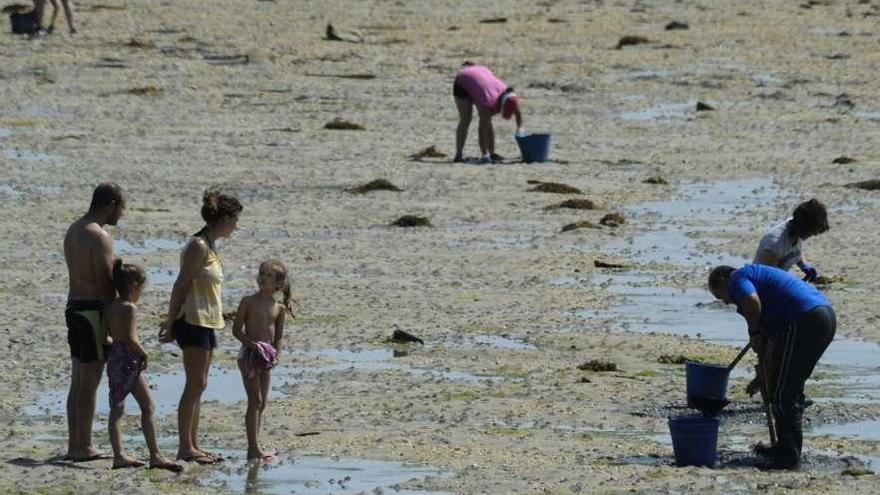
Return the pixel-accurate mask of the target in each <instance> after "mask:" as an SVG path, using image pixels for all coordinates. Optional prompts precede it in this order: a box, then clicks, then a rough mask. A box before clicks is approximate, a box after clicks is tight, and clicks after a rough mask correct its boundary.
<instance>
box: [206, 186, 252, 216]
mask: <svg viewBox="0 0 880 495" xmlns="http://www.w3.org/2000/svg"><path fill="white" fill-rule="evenodd" d="M243 209H244V207H243V206H241V202H239V201H238V198H236V197H235V196H229V195H226V194H221V193H220V191H214V190H210V189H209V190H207V191H205V194H204V196H202V219H203V220H205V222H208V223H214V222H216V221H218V220H221V219H223V218H224V217H237V216H238V214H239V213H241V210H243Z"/></svg>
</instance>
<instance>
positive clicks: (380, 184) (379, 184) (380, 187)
mask: <svg viewBox="0 0 880 495" xmlns="http://www.w3.org/2000/svg"><path fill="white" fill-rule="evenodd" d="M347 191H348V192H350V193H352V194H366V193H368V192H371V191H394V192H400V191H403V189H401V188H399V187H397V186H395V185H394V184H392V183H391V182H388V181H387V180H385V179H376V180H371V181H370V182H367V183H366V184H363V185H360V186H357V187H352V188H350V189H347Z"/></svg>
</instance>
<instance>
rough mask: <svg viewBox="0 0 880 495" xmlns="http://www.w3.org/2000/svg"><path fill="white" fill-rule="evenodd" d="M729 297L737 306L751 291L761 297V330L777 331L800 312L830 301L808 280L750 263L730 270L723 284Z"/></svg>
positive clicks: (775, 332) (786, 326)
mask: <svg viewBox="0 0 880 495" xmlns="http://www.w3.org/2000/svg"><path fill="white" fill-rule="evenodd" d="M727 288H728V289H729V290H730V298H731V299H733V302H735V303H736V306H737V308H740V307H741V306H740V305H741V304H742V301H743V300H744V299H745V298H746V297H748V296H749V295H751V294H756V293H757V294H758V299H760V300H761V331H763V332H764V333H766V334H767V335H779V334H782V333H785V331H786V330H788V327H789V325H791V324H794V323H797V321H798V319H800V317H801V315H803V314H804V313H806V312H807V311H810V310H811V309H813V308H817V307H819V306H831V302H830V301H829V300H828V299H827V298H826V297H825V296H824V295H823V294H822V293H821V292H819V289H817V288H815V287H814V286H813V285H812V284H808V283H807V282H804V281H802V280H801V279H799V278H797V277H795V276H794V275H792V274H791V273H789V272H787V271H785V270H780V269H779V268H775V267H772V266H766V265H756V264H750V265H746V266H744V267H742V268H740V269H739V270H736V271H734V272H733V274H732V275H731V276H730V281H729V282H728V284H727Z"/></svg>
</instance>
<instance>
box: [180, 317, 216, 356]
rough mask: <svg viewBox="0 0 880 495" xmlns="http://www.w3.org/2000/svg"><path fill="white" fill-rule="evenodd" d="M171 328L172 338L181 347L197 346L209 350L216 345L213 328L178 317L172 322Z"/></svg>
mask: <svg viewBox="0 0 880 495" xmlns="http://www.w3.org/2000/svg"><path fill="white" fill-rule="evenodd" d="M172 329H173V330H174V340H176V341H177V345H179V346H180V348H181V349H183V348H184V347H198V348H201V349H205V350H208V351H209V350H211V349H214V348H216V347H217V335H216V334H215V333H214V329H213V328H208V327H200V326H198V325H193V324H191V323H187V322H186V321H185V320H183V319H180V320H176V321H175V322H174V326H173V327H172Z"/></svg>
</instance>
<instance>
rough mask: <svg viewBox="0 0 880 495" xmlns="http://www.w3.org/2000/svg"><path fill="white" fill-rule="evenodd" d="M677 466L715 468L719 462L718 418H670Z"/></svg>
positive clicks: (670, 430)
mask: <svg viewBox="0 0 880 495" xmlns="http://www.w3.org/2000/svg"><path fill="white" fill-rule="evenodd" d="M669 433H670V435H672V450H673V451H674V452H675V465H676V466H679V467H682V466H708V467H715V462H716V461H717V460H718V418H712V417H707V416H676V417H673V418H669Z"/></svg>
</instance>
